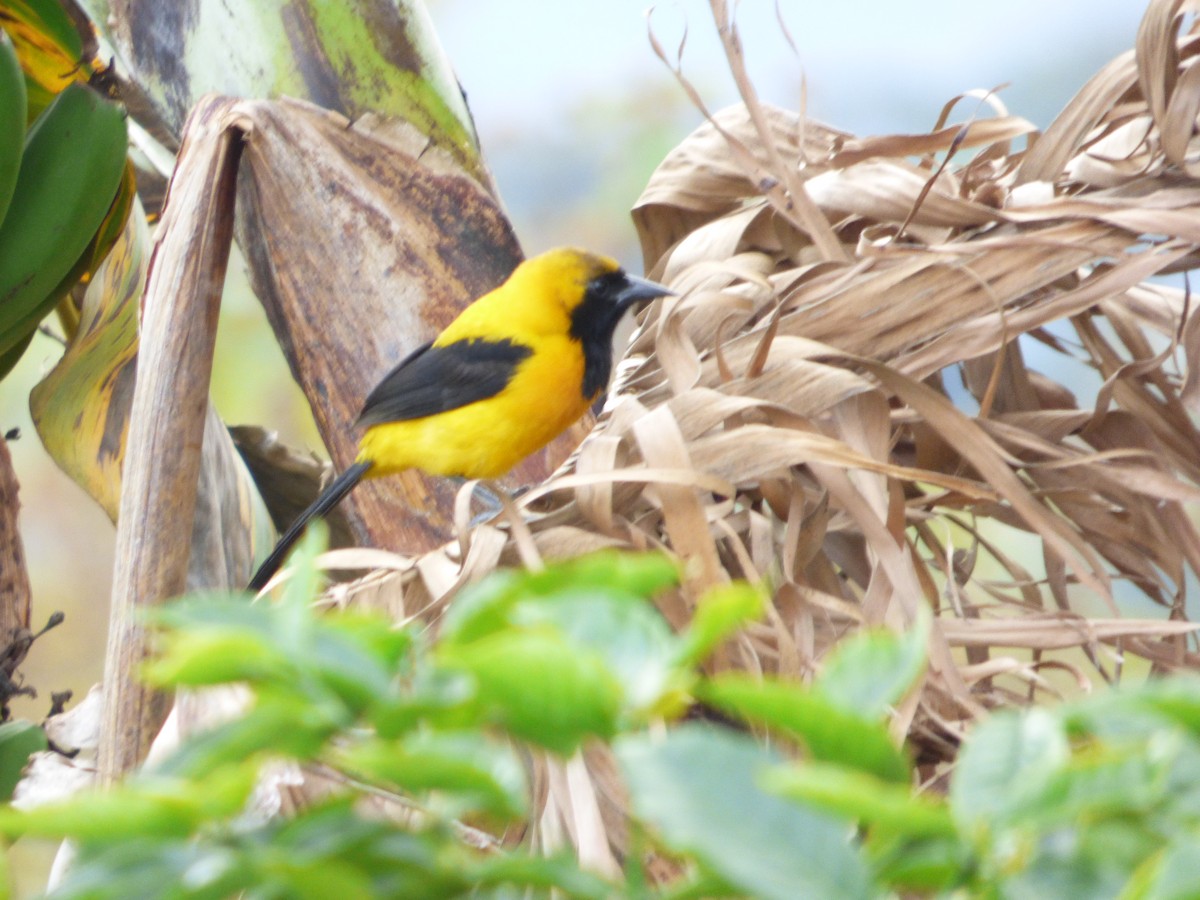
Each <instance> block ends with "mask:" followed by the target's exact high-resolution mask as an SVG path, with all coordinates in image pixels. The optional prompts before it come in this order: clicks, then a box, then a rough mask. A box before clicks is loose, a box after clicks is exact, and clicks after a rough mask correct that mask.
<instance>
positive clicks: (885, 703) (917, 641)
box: [816, 607, 930, 719]
mask: <svg viewBox="0 0 1200 900" xmlns="http://www.w3.org/2000/svg"><path fill="white" fill-rule="evenodd" d="M921 609H922V614H921V615H920V616H919V617H918V619H917V621H916V622H915V623H914V625H913V627H912V628H910V629H909V630H908V631H907V632H905V633H904V634H902V635H898V634H895V633H893V632H890V631H865V632H861V633H859V634H856V635H855V636H854V637H852V638H850V639H849V640H847V641H844V642H842V643H841V644H839V645H838V647H837V648H836V649H835V650H834V651H833V652H832V653H831V654H830V655H829V658H828V659H827V660H826V661H825V665H824V668H823V669H822V672H821V677H820V678H819V679H818V680H817V683H816V690H817V691H818V692H819V693H820V694H821V696H823V697H824V698H825V699H827V700H828V701H829V702H830V703H832V704H834V705H835V706H838V707H840V708H841V709H843V710H845V711H846V712H849V713H853V714H855V715H857V716H860V717H862V718H865V719H874V718H877V717H881V716H883V715H884V714H886V712H887V710H888V707H889V706H891V705H892V704H893V703H895V702H896V701H897V700H899V699H900V698H901V697H902V696H904V694H905V693H907V692H908V690H909V689H910V688H911V687H912V685H913V682H914V681H916V678H917V676H918V675H919V674H920V673H921V670H922V669H924V668H925V658H926V649H927V644H928V636H929V619H930V616H929V612H928V610H926V609H925V608H924V607H921Z"/></svg>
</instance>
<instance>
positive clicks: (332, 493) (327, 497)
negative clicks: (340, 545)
mask: <svg viewBox="0 0 1200 900" xmlns="http://www.w3.org/2000/svg"><path fill="white" fill-rule="evenodd" d="M370 468H371V463H369V462H356V463H355V464H354V465H352V466H351V467H350V468H348V469H347V470H346V471H345V472H343V473H342V474H341V475H339V476H338V477H337V478H335V479H333V482H332V483H331V484H330V485H329V487H327V488H325V490H323V491H322V492H321V494H320V496H318V497H317V499H316V500H314V501H313V504H312V505H311V506H310V507H309V508H308V509H306V510H305V511H304V512H302V513H300V515H299V516H298V517H297V518H296V521H295V522H293V523H292V525H291V527H290V528H288V530H287V531H286V532H284V534H283V537H281V538H280V539H279V543H277V544H276V545H275V549H274V550H272V551H271V555H270V556H268V557H267V558H266V559H264V560H263V563H262V565H261V566H259V567H258V571H257V572H255V573H254V577H253V578H251V579H250V584H248V585H247V587H248V588H249V589H250V590H252V591H254V592H255V593H258V592H259V591H261V590H262V589H263V588H264V587H265V586H266V584H267V582H268V581H270V580H271V576H272V575H274V574H275V572H276V571H277V570H278V569H279V567H280V566H281V565H282V564H283V558H284V557H285V556H287V552H288V551H289V550H291V549H292V544H294V543H296V541H297V540H298V539H299V538H300V535H302V534H303V533H304V529H305V528H306V527H307V526H308V523H309V522H311V521H312V520H313V519H316V518H318V517H320V516H324V515H325V514H326V513H327V512H329V511H330V510H331V509H333V508H334V507H335V506H337V505H338V503H340V502H341V500H342V498H343V497H345V496H346V495H347V494H348V493H350V491H352V490H353V489H354V486H355V485H356V484H358V483H359V482H360V481H362V478H363V476H364V475H366V474H367V470H369V469H370Z"/></svg>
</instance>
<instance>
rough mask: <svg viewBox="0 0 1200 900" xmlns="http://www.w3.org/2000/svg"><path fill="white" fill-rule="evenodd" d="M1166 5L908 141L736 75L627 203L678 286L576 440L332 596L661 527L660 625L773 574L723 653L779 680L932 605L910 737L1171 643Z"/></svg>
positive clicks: (1177, 173) (1181, 362) (1177, 229)
mask: <svg viewBox="0 0 1200 900" xmlns="http://www.w3.org/2000/svg"><path fill="white" fill-rule="evenodd" d="M717 6H720V4H717ZM1182 6H1183V4H1182V2H1181V0H1154V2H1152V3H1151V4H1150V8H1149V10H1148V12H1147V14H1146V17H1145V20H1144V22H1143V25H1142V28H1141V30H1140V32H1139V35H1138V39H1137V48H1136V51H1135V52H1131V53H1126V54H1123V55H1122V56H1120V57H1118V58H1117V59H1115V60H1113V61H1112V62H1111V63H1110V64H1108V65H1107V66H1105V67H1104V68H1103V69H1102V70H1101V71H1100V72H1099V73H1098V74H1097V75H1096V76H1095V77H1094V78H1093V79H1092V80H1091V81H1089V82H1088V83H1087V84H1086V85H1085V86H1084V87H1083V88H1082V90H1080V92H1079V93H1078V94H1077V95H1076V96H1075V98H1074V99H1073V100H1072V101H1071V102H1070V103H1069V104H1068V106H1067V108H1066V109H1065V110H1064V111H1063V112H1062V114H1061V115H1060V116H1059V117H1058V119H1056V120H1055V122H1054V123H1053V124H1052V125H1051V126H1050V127H1049V128H1048V129H1047V130H1046V131H1045V132H1044V133H1040V134H1039V133H1037V131H1036V130H1035V129H1034V128H1033V126H1032V125H1031V124H1030V123H1028V122H1026V121H1024V120H1022V119H1020V118H1018V117H1015V116H1010V115H1007V114H1004V113H1003V112H1001V113H1000V114H998V115H996V116H995V117H993V118H968V119H966V120H965V121H962V122H961V123H957V124H948V122H949V117H950V116H952V115H953V114H955V113H956V112H959V111H961V110H962V109H963V108H964V107H965V104H964V103H962V102H961V101H960V102H958V103H957V104H949V105H948V106H947V110H946V113H945V115H944V116H943V121H939V122H938V123H937V125H936V126H935V128H934V129H933V130H932V131H931V133H929V134H924V135H889V136H881V137H869V138H861V139H860V138H855V137H853V136H851V135H848V134H844V133H841V132H839V131H836V130H834V129H831V128H827V127H825V126H822V125H819V124H817V123H814V122H811V121H805V120H804V119H803V118H802V117H801V116H800V115H798V114H794V113H790V112H787V111H784V110H781V109H776V108H772V107H769V106H766V105H765V104H762V103H759V102H758V101H757V100H756V99H755V97H754V96H753V94H752V92H750V91H747V90H745V85H744V83H742V87H743V91H744V93H743V96H744V99H745V101H746V102H745V103H743V104H742V105H739V106H737V107H734V108H731V109H727V110H725V111H723V112H721V113H718V114H716V115H714V116H712V117H711V118H710V120H709V121H708V122H707V123H706V124H705V125H703V126H702V127H701V128H699V129H698V130H697V131H696V132H695V133H694V134H692V135H691V136H690V137H688V138H687V139H686V140H685V141H684V142H683V143H682V144H681V145H680V146H679V147H678V148H677V149H676V150H675V151H674V152H672V153H671V154H670V155H669V156H668V157H667V159H666V160H665V161H664V162H663V164H662V165H661V166H660V167H659V169H658V171H657V172H656V173H655V174H654V176H653V177H652V179H651V181H650V184H649V185H648V186H647V188H646V190H645V192H644V194H643V195H642V197H641V199H640V200H639V202H638V203H637V205H636V207H635V209H634V220H635V222H636V224H637V227H638V232H639V235H640V237H641V242H642V249H643V252H644V255H645V263H646V269H647V272H648V273H649V274H650V275H651V276H653V277H656V278H658V279H661V280H664V281H666V282H667V283H669V284H670V285H671V286H672V287H673V288H674V289H675V290H676V291H678V292H679V294H680V296H679V297H677V298H669V299H668V300H666V301H663V302H661V303H660V304H659V305H657V306H656V307H655V308H654V309H653V310H652V311H651V313H650V314H649V315H648V317H647V318H646V319H645V320H644V321H643V322H642V323H641V327H640V330H639V332H638V334H637V335H636V337H635V339H634V341H633V344H632V347H631V349H630V352H629V356H628V359H627V360H626V361H625V363H624V364H623V365H622V367H621V370H620V374H619V377H618V379H617V383H616V384H615V385H614V388H613V390H612V392H611V394H610V396H609V399H608V403H607V406H606V409H605V412H604V414H603V415H602V417H601V419H600V421H599V423H598V424H597V426H596V427H595V429H594V430H593V431H592V433H591V434H590V435H589V437H588V438H587V439H586V440H585V442H584V444H583V445H582V447H581V448H580V450H579V451H578V452H577V453H576V455H575V456H574V457H573V458H572V460H570V461H569V462H568V464H567V465H566V466H564V468H563V469H561V470H560V471H559V472H558V473H557V474H556V475H555V476H554V477H553V478H551V479H549V480H548V481H546V482H545V483H543V484H541V485H538V486H535V487H534V488H533V489H532V490H530V491H529V492H527V493H526V494H524V495H522V496H521V497H520V499H519V500H518V501H517V503H516V505H515V506H516V508H511V507H510V508H509V509H508V510H507V512H506V514H505V515H504V516H502V517H501V520H500V521H499V522H497V523H493V524H490V525H483V526H480V527H476V528H473V529H472V528H468V527H467V525H466V523H467V521H468V519H469V511H468V508H467V503H466V501H465V499H464V501H463V502H462V503H460V510H459V513H460V514H459V523H460V524H459V538H458V540H456V541H455V542H453V543H452V544H449V545H447V546H445V547H442V548H440V549H438V550H436V551H433V552H430V553H426V554H423V555H420V556H415V557H409V558H401V557H394V558H393V564H392V567H391V571H388V572H377V573H375V574H374V575H372V576H369V577H368V578H365V579H363V580H361V581H359V582H357V583H355V584H353V585H351V586H341V587H339V588H337V591H338V599H341V600H349V601H350V602H359V603H370V604H380V605H383V606H385V607H386V608H388V609H389V610H391V611H392V612H393V613H394V614H395V615H397V616H399V617H408V616H423V617H425V618H426V619H427V620H428V621H430V622H433V623H436V619H437V613H438V610H439V609H440V608H441V607H442V605H443V604H444V603H445V602H447V600H448V598H449V597H451V596H452V595H453V593H454V590H455V589H456V588H457V587H458V586H460V585H461V584H463V583H465V582H468V581H471V580H474V579H476V578H478V577H480V576H481V575H483V574H485V573H486V572H488V571H490V570H491V569H492V568H494V567H495V566H497V565H499V564H502V563H510V562H517V561H525V562H527V563H528V562H531V561H533V562H536V560H537V559H539V558H541V557H547V558H556V557H563V556H570V555H574V554H578V553H580V552H583V551H586V550H589V549H593V548H598V547H602V546H613V545H617V546H625V547H634V548H661V549H664V550H666V551H667V552H670V553H672V554H675V555H676V556H678V557H679V558H680V559H681V560H683V561H684V562H685V564H686V565H685V571H686V580H685V583H684V585H683V587H682V588H681V589H680V590H679V591H678V592H677V593H676V594H674V595H671V596H666V597H663V598H661V600H660V606H661V609H662V612H663V613H664V615H665V616H666V617H667V618H668V619H669V620H671V621H672V622H674V623H682V622H684V621H686V619H687V618H688V616H689V614H690V611H691V610H692V609H693V608H694V604H695V602H696V599H697V597H698V595H699V594H700V593H701V592H702V591H704V590H705V589H706V588H708V587H710V586H711V585H713V584H717V583H720V582H722V581H725V580H727V579H732V578H745V579H749V580H751V581H754V582H757V583H761V584H764V585H766V586H768V587H769V588H770V590H771V592H772V596H773V599H774V603H773V605H772V607H771V609H770V612H769V616H768V618H767V620H766V621H764V622H763V623H761V624H760V625H757V626H756V627H754V628H751V629H749V630H748V631H747V632H746V633H745V634H744V635H742V636H741V638H740V639H739V640H738V641H736V642H734V643H733V645H732V646H730V647H728V648H726V649H725V652H723V653H722V654H721V655H720V657H719V659H718V660H717V662H716V665H718V666H724V667H737V668H744V669H747V670H750V671H753V672H770V673H776V674H780V675H783V676H785V677H793V678H796V679H803V678H806V677H808V676H809V674H810V673H811V672H813V671H814V670H816V669H818V668H819V667H820V665H821V660H822V657H823V656H824V655H825V653H826V652H827V651H828V649H829V648H830V646H831V645H832V644H833V643H834V642H836V641H837V640H839V639H840V638H841V637H843V636H844V635H846V634H847V633H849V632H852V631H854V630H855V629H858V628H862V627H865V626H885V627H891V628H903V627H905V626H907V625H908V624H909V623H911V622H913V621H914V619H915V615H916V613H917V611H918V609H919V607H921V606H928V607H930V608H932V609H933V610H934V611H935V613H936V615H935V618H934V624H933V627H932V633H931V636H930V660H929V668H928V672H927V674H926V677H925V679H924V682H923V685H922V688H921V690H920V691H919V692H918V693H917V694H916V695H915V697H914V698H913V700H912V702H909V703H906V704H905V705H904V706H903V707H902V708H901V709H899V710H897V711H896V714H895V719H894V730H895V733H896V734H897V735H905V734H907V735H909V736H910V738H911V739H912V740H913V742H914V744H915V745H916V746H917V747H918V749H919V750H920V751H921V754H922V756H921V758H922V761H924V762H928V763H937V762H939V761H944V760H946V759H948V758H950V757H951V756H952V755H953V753H954V751H955V749H956V746H957V743H958V740H959V738H960V737H961V735H962V733H963V731H964V730H965V729H966V728H967V727H968V726H969V724H970V722H971V721H972V720H973V719H974V717H976V716H977V715H978V714H979V713H980V712H982V711H984V710H986V709H988V708H992V707H995V706H997V705H1001V704H1010V703H1024V702H1029V701H1030V700H1031V699H1032V698H1034V697H1037V696H1039V695H1040V694H1041V693H1043V692H1049V693H1050V694H1051V695H1054V694H1059V693H1064V692H1070V691H1078V690H1080V689H1084V690H1086V689H1088V688H1089V687H1090V685H1091V684H1092V683H1093V682H1094V681H1095V680H1096V679H1097V678H1099V679H1102V680H1106V681H1112V680H1116V679H1118V678H1120V677H1121V676H1122V674H1123V672H1124V670H1125V668H1126V665H1127V664H1129V663H1131V662H1132V661H1135V660H1142V661H1144V662H1145V663H1147V664H1148V667H1151V668H1154V669H1158V670H1170V669H1177V668H1185V667H1194V666H1196V665H1197V663H1198V662H1200V655H1198V654H1197V650H1196V645H1195V641H1194V639H1193V638H1192V637H1191V635H1192V633H1193V632H1194V630H1195V628H1196V626H1195V625H1193V624H1192V623H1191V622H1190V621H1189V620H1188V609H1187V606H1186V596H1187V587H1188V584H1189V582H1192V583H1194V579H1195V578H1196V575H1197V574H1198V573H1200V534H1198V532H1197V528H1196V525H1195V524H1194V521H1193V516H1192V507H1191V504H1193V503H1194V502H1195V501H1196V500H1198V499H1200V432H1198V430H1197V428H1196V425H1195V419H1194V414H1195V412H1196V404H1197V397H1198V395H1200V387H1198V386H1197V379H1196V377H1195V375H1194V373H1193V372H1192V368H1191V366H1190V361H1191V360H1192V359H1193V358H1194V356H1195V354H1196V353H1197V352H1200V327H1198V326H1197V317H1196V315H1195V311H1194V309H1195V304H1194V302H1193V301H1192V298H1191V297H1190V295H1189V292H1188V290H1187V288H1186V282H1183V286H1179V282H1178V281H1176V282H1174V283H1168V282H1165V281H1163V280H1162V279H1161V276H1166V275H1172V274H1177V273H1181V272H1187V271H1188V270H1190V269H1191V268H1192V267H1193V266H1195V265H1196V263H1197V261H1198V260H1200V181H1197V180H1196V176H1197V174H1200V169H1198V167H1197V164H1196V159H1197V158H1200V137H1198V135H1197V111H1198V108H1200V93H1198V92H1197V90H1196V88H1195V82H1196V78H1197V76H1196V74H1195V73H1196V72H1197V71H1200V65H1197V61H1198V60H1200V28H1198V27H1196V26H1195V25H1193V26H1192V28H1191V30H1189V31H1188V32H1187V33H1184V34H1179V28H1180V22H1181V21H1182V19H1181V17H1180V14H1179V13H1180V9H1181V8H1182ZM725 37H726V39H727V40H729V41H730V42H731V43H730V46H729V49H730V53H731V59H733V57H734V54H735V53H737V52H740V51H738V46H739V45H738V44H737V40H736V36H733V37H730V34H729V33H726V35H725ZM994 105H995V104H993V106H994ZM813 209H815V210H818V211H819V213H820V217H819V221H818V220H816V219H814V218H813V217H812V215H811V210H813ZM831 238H832V240H831ZM1085 391H1086V392H1088V393H1087V394H1085ZM1081 397H1086V399H1081ZM463 496H464V498H466V497H467V495H465V494H464V495H463ZM346 554H350V555H348V556H347V555H346ZM354 554H355V551H342V552H341V553H340V554H332V555H331V558H330V562H331V563H332V564H339V563H349V564H351V565H353V564H357V563H359V562H361V561H364V558H363V557H361V556H355V555H354ZM376 558H377V557H376ZM1142 668H1143V670H1145V669H1146V668H1147V666H1143V667H1142ZM589 763H592V764H593V768H592V769H590V770H589V768H588V767H586V766H585V767H583V769H582V771H583V774H584V775H588V773H589V771H590V772H591V775H590V776H589V777H593V778H595V779H597V780H598V783H599V786H598V787H597V789H596V792H595V796H600V797H604V796H612V795H613V792H612V791H611V790H609V786H608V785H607V779H606V778H605V776H604V775H603V774H602V772H603V766H602V761H600V762H596V761H592V760H589ZM573 771H574V772H575V774H576V775H577V776H578V775H579V771H580V770H579V769H578V768H576V769H575V770H573ZM927 772H928V774H933V773H932V770H927ZM580 777H582V776H580ZM558 780H559V781H560V782H563V781H564V777H562V776H561V773H560V777H559V779H558ZM568 780H569V779H568ZM551 781H552V784H551V793H553V791H554V781H553V779H551ZM580 783H582V782H578V779H577V784H576V788H577V790H576V795H577V796H583V797H584V798H589V797H590V799H589V800H588V802H589V803H590V804H591V806H588V807H587V808H588V809H591V808H592V807H593V806H595V796H592V789H591V787H588V788H587V790H582V789H580V788H579V784H580ZM579 790H582V794H580V793H579ZM556 802H557V803H558V805H559V808H560V809H562V810H567V809H568V808H569V806H568V805H564V804H563V802H562V801H561V799H559V800H558V801H556ZM600 809H601V811H602V812H603V811H604V809H605V807H604V806H603V804H602V805H601V806H600ZM609 818H610V816H608V815H606V816H605V819H606V820H607V819H609ZM569 820H570V816H569V815H568V814H567V812H565V811H564V812H562V814H561V815H560V816H559V819H558V821H559V822H560V823H564V824H563V827H564V828H566V831H567V832H568V833H570V834H572V835H574V832H573V831H572V830H571V829H572V827H573V826H572V825H571V822H570V821H569ZM543 824H544V823H543ZM616 830H617V829H616V826H613V830H612V831H611V832H610V834H611V833H615V832H616Z"/></svg>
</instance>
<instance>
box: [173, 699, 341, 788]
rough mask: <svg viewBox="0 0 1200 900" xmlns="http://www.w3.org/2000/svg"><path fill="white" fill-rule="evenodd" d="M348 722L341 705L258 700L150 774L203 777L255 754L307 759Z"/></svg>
mask: <svg viewBox="0 0 1200 900" xmlns="http://www.w3.org/2000/svg"><path fill="white" fill-rule="evenodd" d="M349 721H350V719H349V717H348V716H346V715H345V713H344V710H343V708H342V707H340V706H335V705H332V704H318V703H314V702H312V701H311V700H310V699H309V698H306V697H293V696H284V697H279V696H276V697H271V698H268V699H266V700H263V699H260V700H259V702H258V703H257V704H256V705H255V706H254V708H253V709H251V710H249V711H248V712H247V713H246V714H245V715H244V716H242V717H241V718H238V719H234V720H233V721H231V722H223V723H221V724H219V725H216V726H214V727H213V728H209V729H207V730H205V731H202V732H200V733H199V734H196V735H194V736H192V737H191V738H190V739H189V740H187V741H185V742H184V743H182V744H181V745H180V746H179V747H178V748H177V749H176V750H175V752H174V753H171V754H170V755H169V756H167V757H166V758H165V759H163V760H162V761H161V762H160V763H158V764H157V765H156V766H153V767H152V768H151V769H150V771H152V772H154V773H156V774H160V775H169V776H173V777H182V778H192V779H202V778H208V777H210V776H211V775H212V773H214V772H218V771H220V770H221V769H223V768H225V767H229V766H236V765H239V764H241V763H243V762H245V761H246V760H248V759H251V758H254V757H256V756H258V757H261V756H266V755H268V754H269V755H272V756H289V757H291V758H293V759H299V760H309V759H312V758H313V757H314V756H316V755H317V753H318V752H319V751H320V750H321V748H322V747H323V746H324V744H325V742H326V741H328V740H329V739H330V738H331V737H332V736H333V735H334V733H335V732H336V731H337V729H338V727H339V726H342V727H345V726H346V725H347V724H348V723H349Z"/></svg>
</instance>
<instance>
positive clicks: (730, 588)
mask: <svg viewBox="0 0 1200 900" xmlns="http://www.w3.org/2000/svg"><path fill="white" fill-rule="evenodd" d="M765 603H766V597H765V595H764V593H763V591H762V590H761V589H759V588H756V587H753V586H752V585H749V584H746V583H744V582H739V583H737V584H727V585H722V586H720V587H717V588H713V589H712V590H710V591H709V592H708V593H706V594H705V595H704V596H703V597H702V598H701V599H700V603H699V605H698V606H697V607H696V612H695V614H694V615H693V616H692V622H691V624H690V625H689V626H688V627H687V630H686V631H685V632H684V633H683V644H682V646H681V647H680V649H679V655H678V657H677V663H678V664H679V665H696V664H698V663H700V662H703V661H704V660H705V659H706V658H707V657H708V655H709V654H710V653H712V651H713V650H714V649H715V648H716V646H717V645H718V644H720V643H721V641H723V640H725V639H726V638H728V637H729V636H730V635H732V634H733V633H734V632H735V631H737V630H738V629H739V628H741V627H742V626H743V625H745V624H746V623H747V622H751V621H753V620H754V619H757V618H759V617H760V616H761V615H762V613H763V606H764V604H765Z"/></svg>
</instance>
